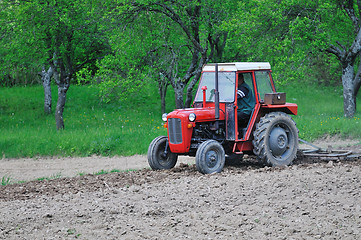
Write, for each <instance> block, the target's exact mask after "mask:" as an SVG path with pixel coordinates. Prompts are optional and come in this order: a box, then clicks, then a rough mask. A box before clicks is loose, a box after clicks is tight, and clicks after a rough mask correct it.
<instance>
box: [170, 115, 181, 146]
mask: <svg viewBox="0 0 361 240" xmlns="http://www.w3.org/2000/svg"><path fill="white" fill-rule="evenodd" d="M168 131H169V141H170V143H172V144H180V143H182V122H181V120H180V119H179V118H169V119H168Z"/></svg>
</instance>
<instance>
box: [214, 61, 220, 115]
mask: <svg viewBox="0 0 361 240" xmlns="http://www.w3.org/2000/svg"><path fill="white" fill-rule="evenodd" d="M215 73H216V79H215V80H216V82H215V91H214V94H215V96H214V97H215V103H214V105H215V118H216V120H218V119H219V92H218V63H216V69H215Z"/></svg>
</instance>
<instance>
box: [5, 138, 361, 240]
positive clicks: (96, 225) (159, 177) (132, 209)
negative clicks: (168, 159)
mask: <svg viewBox="0 0 361 240" xmlns="http://www.w3.org/2000/svg"><path fill="white" fill-rule="evenodd" d="M352 148H353V149H355V150H360V149H361V146H360V145H357V146H352ZM128 160H129V161H131V160H132V159H131V158H129V159H128ZM2 161H4V160H2ZM110 168H113V166H111V167H110ZM114 168H117V167H114ZM130 168H132V167H130ZM83 169H84V168H83ZM96 171H97V170H96ZM360 173H361V160H356V161H348V162H338V161H335V162H318V161H307V160H306V161H297V162H296V163H295V164H294V165H292V166H290V167H286V168H269V167H263V166H260V165H259V164H257V163H256V161H255V159H253V158H252V157H247V158H245V161H244V162H243V163H242V165H239V166H227V167H226V168H225V169H224V171H223V172H222V173H220V174H212V175H202V174H200V173H198V172H197V171H196V169H195V166H194V165H188V164H179V165H178V167H176V168H174V169H172V170H167V171H151V170H147V169H145V170H141V171H135V172H121V173H112V174H106V175H98V176H97V175H84V176H76V177H67V178H59V179H54V180H50V181H31V182H26V183H22V184H12V185H7V186H2V187H0V209H1V210H0V239H74V238H75V239H360V236H361V201H360V199H361V174H360Z"/></svg>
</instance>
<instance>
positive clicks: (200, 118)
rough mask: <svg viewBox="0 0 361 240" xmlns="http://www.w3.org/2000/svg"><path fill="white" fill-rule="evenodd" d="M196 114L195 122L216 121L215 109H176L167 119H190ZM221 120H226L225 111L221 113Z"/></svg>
mask: <svg viewBox="0 0 361 240" xmlns="http://www.w3.org/2000/svg"><path fill="white" fill-rule="evenodd" d="M191 113H194V114H195V115H196V120H195V122H206V121H215V120H216V119H215V109H214V108H186V109H176V110H174V111H173V112H170V113H169V114H168V115H167V118H180V119H188V118H189V115H190V114H191ZM219 119H220V120H221V119H225V116H224V111H222V110H221V111H220V117H219Z"/></svg>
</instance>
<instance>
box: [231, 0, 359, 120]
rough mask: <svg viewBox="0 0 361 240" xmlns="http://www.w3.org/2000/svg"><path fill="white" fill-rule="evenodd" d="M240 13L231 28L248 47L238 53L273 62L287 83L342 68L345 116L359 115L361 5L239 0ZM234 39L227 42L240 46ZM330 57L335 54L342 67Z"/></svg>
mask: <svg viewBox="0 0 361 240" xmlns="http://www.w3.org/2000/svg"><path fill="white" fill-rule="evenodd" d="M239 9H240V11H239V14H238V15H237V17H236V18H235V19H234V20H233V21H230V22H229V25H228V26H227V27H228V28H230V29H233V30H234V35H236V36H238V37H239V39H241V41H242V43H243V45H245V46H246V47H243V46H239V47H238V48H236V49H237V50H238V51H237V52H236V54H238V53H239V52H242V54H243V56H242V58H244V59H246V60H251V61H252V60H258V61H270V62H271V64H272V65H273V66H274V68H275V69H276V74H275V75H276V77H278V79H280V80H281V81H283V82H284V81H285V80H284V79H286V78H287V79H288V80H286V81H300V80H301V79H307V78H308V77H310V76H311V77H313V76H319V75H320V74H319V73H318V72H319V71H320V68H321V69H326V68H333V70H331V72H334V71H335V70H334V69H335V66H336V67H338V66H339V65H341V68H342V73H341V74H338V76H340V75H341V80H342V85H343V93H344V94H343V96H344V115H345V117H349V118H350V117H352V116H353V115H354V113H355V111H356V95H357V93H358V91H359V88H360V85H361V82H360V75H361V68H360V66H359V67H358V71H357V73H356V74H355V72H354V71H355V67H356V66H355V64H356V62H358V61H357V59H359V55H360V51H361V30H360V17H361V16H360V12H359V9H361V3H360V1H356V0H343V1H338V0H318V1H277V0H264V1H256V0H249V1H242V2H240V5H239ZM230 32H232V31H230ZM229 38H230V39H231V41H230V42H229V43H228V44H234V45H237V44H238V45H239V44H240V41H239V39H237V40H235V41H232V40H234V39H235V36H231V37H229ZM240 49H241V50H240ZM326 53H331V54H333V55H335V56H336V57H337V59H338V61H339V64H334V63H335V62H336V63H337V59H336V58H332V57H330V56H327V54H326ZM327 77H333V76H330V75H327ZM319 81H320V80H319ZM325 82H329V80H325Z"/></svg>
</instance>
